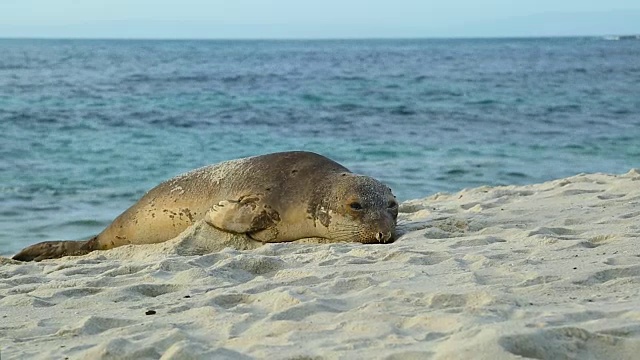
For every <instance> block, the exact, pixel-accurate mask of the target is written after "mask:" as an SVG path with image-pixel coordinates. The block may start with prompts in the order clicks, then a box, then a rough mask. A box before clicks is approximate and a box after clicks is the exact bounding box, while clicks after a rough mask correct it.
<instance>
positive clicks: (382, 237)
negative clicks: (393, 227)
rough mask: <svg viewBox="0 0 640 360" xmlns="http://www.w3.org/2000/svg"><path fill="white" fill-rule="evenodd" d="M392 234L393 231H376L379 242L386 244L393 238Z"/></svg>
mask: <svg viewBox="0 0 640 360" xmlns="http://www.w3.org/2000/svg"><path fill="white" fill-rule="evenodd" d="M391 236H392V234H391V232H386V233H383V232H379V233H376V240H378V242H379V243H381V244H386V243H387V242H389V241H390V240H391Z"/></svg>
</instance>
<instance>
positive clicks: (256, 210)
mask: <svg viewBox="0 0 640 360" xmlns="http://www.w3.org/2000/svg"><path fill="white" fill-rule="evenodd" d="M204 219H205V221H206V222H207V223H208V224H209V225H211V226H213V227H215V228H218V229H220V230H223V231H227V232H230V233H235V234H245V233H252V232H256V231H261V230H265V229H267V228H270V227H273V226H274V225H275V224H277V223H278V222H279V221H280V215H279V214H278V212H277V211H275V210H274V209H273V208H272V207H271V206H269V205H267V204H265V203H264V202H262V200H261V199H260V197H259V196H254V195H248V196H242V197H241V198H240V199H238V200H224V201H220V202H219V203H218V205H214V206H213V207H212V208H211V209H210V210H209V212H207V214H206V215H205V217H204Z"/></svg>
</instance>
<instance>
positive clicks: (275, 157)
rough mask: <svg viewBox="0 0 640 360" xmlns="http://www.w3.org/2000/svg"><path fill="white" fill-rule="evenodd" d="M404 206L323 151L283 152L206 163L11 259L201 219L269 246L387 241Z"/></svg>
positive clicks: (169, 229) (171, 230)
mask: <svg viewBox="0 0 640 360" xmlns="http://www.w3.org/2000/svg"><path fill="white" fill-rule="evenodd" d="M397 216H398V203H397V201H396V199H395V196H394V195H393V193H392V192H391V189H390V188H389V187H387V186H386V185H384V184H382V183H381V182H380V181H378V180H376V179H373V178H371V177H368V176H363V175H357V174H354V173H352V172H350V171H349V170H348V169H347V168H345V167H344V166H342V165H340V164H338V163H337V162H335V161H333V160H330V159H328V158H326V157H324V156H322V155H319V154H315V153H312V152H305V151H293V152H280V153H273V154H266V155H260V156H255V157H248V158H243V159H237V160H231V161H226V162H222V163H219V164H214V165H209V166H205V167H202V168H199V169H195V170H192V171H190V172H188V173H185V174H183V175H179V176H176V177H174V178H172V179H169V180H167V181H165V182H163V183H161V184H160V185H158V186H156V187H155V188H153V189H151V190H150V191H149V192H147V193H146V194H145V195H144V196H143V197H142V198H141V199H140V200H139V201H138V202H136V203H135V204H134V205H133V206H131V207H130V208H129V209H127V210H126V211H125V212H123V213H122V214H121V215H119V216H118V217H117V218H116V219H115V220H114V221H113V222H112V223H111V224H110V225H109V226H107V228H106V229H104V230H103V231H102V232H101V233H100V234H98V235H97V236H95V237H93V238H91V239H89V240H86V241H47V242H42V243H38V244H35V245H32V246H29V247H27V248H25V249H24V250H22V251H20V252H19V253H18V254H17V255H15V256H14V257H13V259H15V260H21V261H31V260H35V261H40V260H43V259H50V258H58V257H62V256H67V255H83V254H87V253H89V252H91V251H94V250H106V249H111V248H114V247H117V246H122V245H127V244H152V243H160V242H164V241H167V240H170V239H172V238H174V237H176V236H177V235H178V234H180V233H181V232H182V231H184V230H185V229H187V228H188V227H189V226H190V225H192V224H194V223H195V222H196V221H198V220H200V219H204V220H205V221H206V222H207V223H208V224H209V225H211V226H213V227H215V228H217V229H219V230H222V231H225V232H230V233H235V234H245V235H246V236H248V237H250V238H251V239H253V240H257V241H261V242H263V243H269V242H287V241H294V240H299V239H304V238H312V237H316V238H324V239H328V240H330V241H332V242H333V241H335V242H343V241H353V242H360V243H367V244H368V243H389V242H392V241H394V239H395V228H396V219H397Z"/></svg>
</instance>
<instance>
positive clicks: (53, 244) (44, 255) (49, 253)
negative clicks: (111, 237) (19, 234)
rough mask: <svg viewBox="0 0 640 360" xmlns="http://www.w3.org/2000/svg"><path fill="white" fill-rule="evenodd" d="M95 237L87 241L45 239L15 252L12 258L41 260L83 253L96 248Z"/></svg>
mask: <svg viewBox="0 0 640 360" xmlns="http://www.w3.org/2000/svg"><path fill="white" fill-rule="evenodd" d="M96 244H97V239H96V238H95V237H94V238H92V239H91V240H87V241H45V242H41V243H37V244H35V245H31V246H28V247H26V248H24V249H22V251H20V252H19V253H17V254H16V255H15V256H14V257H13V260H18V261H41V260H44V259H56V258H60V257H63V256H78V255H85V254H88V253H90V252H92V251H93V250H95V249H96V247H95V246H96Z"/></svg>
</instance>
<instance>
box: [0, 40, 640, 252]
mask: <svg viewBox="0 0 640 360" xmlns="http://www.w3.org/2000/svg"><path fill="white" fill-rule="evenodd" d="M0 132H1V138H2V140H1V141H0V254H5V255H6V254H11V253H13V252H15V251H17V250H18V249H20V248H22V247H23V246H26V245H28V244H30V243H34V242H37V241H44V240H60V239H81V238H86V237H89V236H92V235H94V234H96V233H98V232H99V231H100V230H102V229H103V228H104V227H105V226H106V225H108V224H109V222H110V221H111V220H112V219H113V218H114V217H115V216H117V215H118V214H119V213H120V212H122V211H123V210H125V209H126V208H127V207H129V206H130V205H131V204H132V203H134V202H135V201H136V199H137V198H139V197H140V196H141V195H142V194H144V192H145V191H146V190H148V189H150V188H152V187H153V186H155V185H156V184H158V183H159V182H161V181H162V180H165V179H167V178H169V177H172V176H174V175H177V174H179V173H182V172H184V171H187V170H190V169H193V168H196V167H199V166H202V165H206V164H210V163H215V162H218V161H221V160H226V159H232V158H238V157H243V156H248V155H255V154H261V153H267V152H274V151H283V150H293V149H304V150H310V151H316V152H319V153H322V154H325V155H327V156H329V157H331V158H333V159H335V160H337V161H339V162H341V163H342V164H344V165H346V166H347V167H349V168H350V169H351V170H352V171H354V172H358V173H363V174H367V175H370V176H374V177H376V178H378V179H380V180H382V181H384V182H386V183H387V184H388V185H390V186H391V187H392V188H393V190H394V192H395V193H396V195H397V196H398V198H399V199H400V200H406V199H410V198H419V197H424V196H428V195H430V194H433V193H435V192H439V191H446V192H453V191H457V190H460V189H463V188H467V187H476V186H480V185H502V184H527V183H536V182H541V181H545V180H549V179H555V178H560V177H565V176H570V175H574V174H577V173H580V172H610V173H622V172H626V171H628V170H629V169H630V168H632V167H638V166H640V163H639V160H640V41H605V40H603V39H600V38H552V39H494V40H357V41H356V40H350V41H116V40H111V41H109V40H0Z"/></svg>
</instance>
